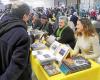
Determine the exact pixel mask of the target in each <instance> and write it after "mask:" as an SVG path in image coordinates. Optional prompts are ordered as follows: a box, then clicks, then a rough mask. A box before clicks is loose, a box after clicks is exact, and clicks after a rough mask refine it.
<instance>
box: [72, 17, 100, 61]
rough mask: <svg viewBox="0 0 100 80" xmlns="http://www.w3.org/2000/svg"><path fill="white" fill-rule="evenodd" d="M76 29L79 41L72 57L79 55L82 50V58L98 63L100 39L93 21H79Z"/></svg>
mask: <svg viewBox="0 0 100 80" xmlns="http://www.w3.org/2000/svg"><path fill="white" fill-rule="evenodd" d="M76 28H77V30H76V36H77V41H76V45H75V48H74V51H73V53H72V54H71V55H72V56H74V55H77V54H78V53H79V50H81V56H83V57H85V58H86V59H93V60H95V61H97V62H98V60H100V58H99V56H100V45H99V37H98V34H97V32H96V30H95V28H94V27H93V25H92V24H91V21H90V20H89V19H87V18H82V19H79V20H78V21H77V26H76Z"/></svg>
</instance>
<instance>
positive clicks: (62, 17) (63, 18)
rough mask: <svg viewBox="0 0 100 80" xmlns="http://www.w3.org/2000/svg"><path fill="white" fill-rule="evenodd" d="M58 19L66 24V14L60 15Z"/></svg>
mask: <svg viewBox="0 0 100 80" xmlns="http://www.w3.org/2000/svg"><path fill="white" fill-rule="evenodd" d="M60 20H64V22H65V24H66V25H67V24H68V18H67V17H66V16H60V17H59V21H60Z"/></svg>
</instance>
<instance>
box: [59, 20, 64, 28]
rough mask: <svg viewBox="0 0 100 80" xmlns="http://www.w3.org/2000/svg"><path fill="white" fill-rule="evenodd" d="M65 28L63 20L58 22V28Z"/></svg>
mask: <svg viewBox="0 0 100 80" xmlns="http://www.w3.org/2000/svg"><path fill="white" fill-rule="evenodd" d="M64 26H65V22H64V20H59V28H63V27H64Z"/></svg>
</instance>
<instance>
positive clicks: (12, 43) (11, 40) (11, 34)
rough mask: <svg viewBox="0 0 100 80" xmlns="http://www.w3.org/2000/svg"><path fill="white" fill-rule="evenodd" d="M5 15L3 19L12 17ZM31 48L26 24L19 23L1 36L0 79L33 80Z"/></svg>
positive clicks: (7, 19)
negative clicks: (30, 58)
mask: <svg viewBox="0 0 100 80" xmlns="http://www.w3.org/2000/svg"><path fill="white" fill-rule="evenodd" d="M7 16H8V15H7ZM7 16H5V17H7ZM5 17H3V19H2V21H10V20H11V19H12V17H10V16H8V17H7V18H5ZM8 24H9V23H8ZM5 30H6V29H5ZM29 48H30V40H29V36H28V34H27V31H26V28H25V26H21V25H17V26H15V27H13V28H12V29H10V30H8V31H6V32H5V33H4V34H3V35H2V36H1V37H0V80H31V68H30V64H29Z"/></svg>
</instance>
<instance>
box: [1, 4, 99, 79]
mask: <svg viewBox="0 0 100 80" xmlns="http://www.w3.org/2000/svg"><path fill="white" fill-rule="evenodd" d="M91 14H92V13H91ZM91 18H93V19H96V18H94V17H91ZM99 23H100V22H99V19H98V23H95V24H92V23H91V20H90V19H88V18H86V17H84V18H81V17H79V16H78V14H77V10H76V9H74V8H73V7H70V8H63V7H62V8H54V9H46V10H44V9H37V10H35V9H33V11H32V13H30V7H29V6H28V5H27V4H25V3H14V4H11V5H10V9H7V12H6V13H4V14H3V16H1V17H0V80H31V67H30V62H29V56H30V40H29V39H30V38H29V36H28V33H27V26H32V29H33V30H34V29H38V30H42V31H46V32H47V33H48V35H49V36H50V35H54V36H55V37H56V40H57V41H58V42H60V43H62V44H66V45H67V44H68V45H69V46H70V49H71V50H72V53H71V54H70V56H75V55H81V56H83V57H85V58H87V59H92V60H94V61H96V62H98V63H100V53H99V51H100V44H99V42H100V41H99V37H100V35H98V33H99V31H96V29H95V26H98V27H100V25H99ZM33 39H35V38H33ZM79 53H80V54H79Z"/></svg>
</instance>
